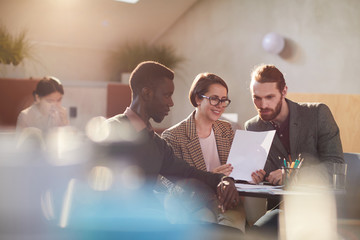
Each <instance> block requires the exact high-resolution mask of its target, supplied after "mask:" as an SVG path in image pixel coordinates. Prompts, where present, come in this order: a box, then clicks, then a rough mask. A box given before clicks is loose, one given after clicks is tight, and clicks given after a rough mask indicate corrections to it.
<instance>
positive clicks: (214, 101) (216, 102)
mask: <svg viewBox="0 0 360 240" xmlns="http://www.w3.org/2000/svg"><path fill="white" fill-rule="evenodd" d="M201 97H203V98H207V99H208V100H209V103H210V104H211V105H213V106H217V105H219V103H221V106H223V107H227V106H229V104H230V103H231V100H230V99H227V98H223V99H220V98H219V97H217V96H210V97H207V96H205V95H201Z"/></svg>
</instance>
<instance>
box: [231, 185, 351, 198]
mask: <svg viewBox="0 0 360 240" xmlns="http://www.w3.org/2000/svg"><path fill="white" fill-rule="evenodd" d="M235 186H236V188H237V191H238V193H239V195H240V196H248V197H259V198H281V197H283V196H285V195H304V194H323V193H332V194H336V195H343V194H345V193H346V191H345V190H334V189H331V188H327V187H323V186H321V187H320V186H299V187H297V188H294V189H291V190H288V189H284V187H283V186H268V185H250V184H239V183H236V184H235Z"/></svg>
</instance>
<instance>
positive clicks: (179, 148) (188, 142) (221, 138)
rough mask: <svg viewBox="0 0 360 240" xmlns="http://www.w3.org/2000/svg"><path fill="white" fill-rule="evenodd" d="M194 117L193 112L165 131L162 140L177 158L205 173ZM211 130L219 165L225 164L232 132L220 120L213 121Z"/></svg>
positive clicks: (226, 124) (229, 127)
mask: <svg viewBox="0 0 360 240" xmlns="http://www.w3.org/2000/svg"><path fill="white" fill-rule="evenodd" d="M194 115H195V111H194V112H192V113H191V114H190V115H189V116H188V117H187V118H186V119H184V120H183V121H181V122H180V123H178V124H176V125H174V126H172V127H171V128H169V129H167V130H165V131H164V132H163V133H162V138H164V139H165V140H166V141H167V142H168V143H169V144H170V145H171V147H172V148H173V149H174V152H175V155H176V156H177V157H179V158H182V159H184V160H185V161H187V162H188V163H189V164H190V165H191V166H194V167H196V168H198V169H201V170H203V171H206V165H205V160H204V156H203V154H202V151H201V146H200V141H199V137H198V135H197V133H196V126H195V119H194ZM213 130H214V135H215V140H216V145H217V150H218V154H219V159H220V163H221V164H225V163H226V161H227V158H228V156H229V152H230V148H231V143H232V141H233V138H234V131H233V130H232V128H231V124H230V123H229V122H226V121H222V120H217V121H215V123H214V124H213Z"/></svg>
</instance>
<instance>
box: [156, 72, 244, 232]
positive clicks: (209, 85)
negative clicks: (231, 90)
mask: <svg viewBox="0 0 360 240" xmlns="http://www.w3.org/2000/svg"><path fill="white" fill-rule="evenodd" d="M189 98H190V102H191V104H192V105H193V106H194V107H195V110H194V111H193V112H192V113H191V114H190V115H189V116H188V117H187V118H186V119H184V120H183V121H181V122H180V123H178V124H176V125H175V126H173V127H171V128H169V129H167V130H165V131H164V132H163V134H162V137H163V138H164V139H165V140H166V141H167V142H168V143H169V144H170V145H171V146H172V148H173V150H174V152H175V154H176V155H177V156H178V157H179V158H182V159H184V160H185V161H187V162H188V163H189V164H190V165H191V166H195V167H196V168H198V169H201V170H203V171H211V172H215V173H223V174H225V175H227V176H228V175H229V174H230V173H231V171H232V170H233V167H232V166H231V165H230V164H226V161H227V158H228V155H229V152H230V148H231V143H232V141H233V138H234V131H233V130H232V128H231V124H230V123H229V122H227V121H223V120H219V118H220V117H221V114H222V113H223V112H224V111H225V108H226V107H227V106H229V104H230V102H231V101H230V99H229V98H228V86H227V85H226V83H225V81H224V80H223V79H221V78H220V77H218V76H217V75H215V74H212V73H200V74H198V75H197V76H196V78H195V80H194V82H193V84H192V86H191V88H190V92H189ZM164 181H166V180H164ZM214 203H215V204H214V207H209V209H211V211H212V212H213V214H214V216H215V221H216V222H218V223H220V224H223V225H227V226H232V227H236V228H238V229H240V230H241V231H243V232H244V231H245V222H246V220H245V212H244V207H243V204H242V203H240V204H239V206H237V208H236V209H234V210H228V211H226V212H225V213H222V212H221V211H218V208H217V204H216V200H214Z"/></svg>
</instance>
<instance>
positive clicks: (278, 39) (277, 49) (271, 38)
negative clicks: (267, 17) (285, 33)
mask: <svg viewBox="0 0 360 240" xmlns="http://www.w3.org/2000/svg"><path fill="white" fill-rule="evenodd" d="M262 46H263V48H264V49H265V51H267V52H269V53H273V54H279V53H281V51H282V50H283V49H284V46H285V40H284V38H283V37H282V36H281V35H279V34H277V33H274V32H271V33H268V34H266V35H265V36H264V39H263V41H262Z"/></svg>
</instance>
